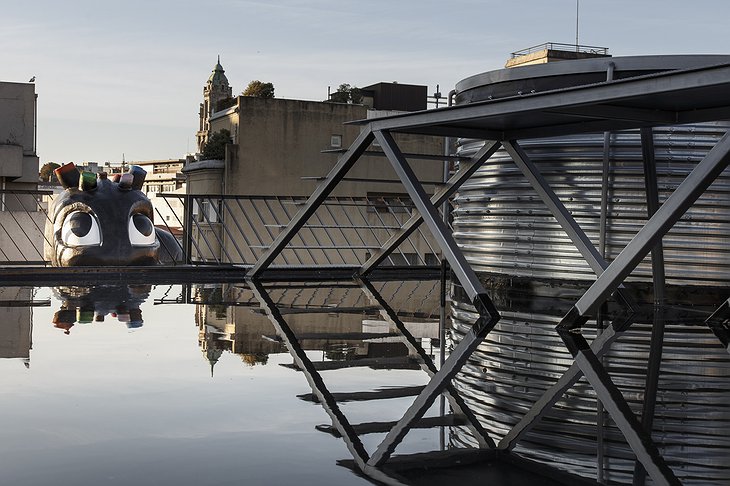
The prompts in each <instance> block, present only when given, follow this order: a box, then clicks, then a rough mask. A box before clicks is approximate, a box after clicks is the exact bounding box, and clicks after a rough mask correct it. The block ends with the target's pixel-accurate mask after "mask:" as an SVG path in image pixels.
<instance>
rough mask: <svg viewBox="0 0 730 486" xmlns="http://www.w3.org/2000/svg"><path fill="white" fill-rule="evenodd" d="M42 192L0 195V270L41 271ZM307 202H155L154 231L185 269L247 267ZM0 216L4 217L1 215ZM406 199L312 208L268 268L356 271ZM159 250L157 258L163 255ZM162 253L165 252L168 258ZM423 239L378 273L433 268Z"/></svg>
mask: <svg viewBox="0 0 730 486" xmlns="http://www.w3.org/2000/svg"><path fill="white" fill-rule="evenodd" d="M51 194H52V193H51V192H49V191H31V190H4V191H0V195H2V196H3V198H2V204H1V206H0V265H27V266H47V265H49V262H48V261H46V260H45V257H44V250H43V247H44V245H45V244H49V245H50V242H48V241H47V240H46V236H45V234H44V228H45V224H46V222H47V221H50V220H49V216H48V209H47V208H48V203H47V201H46V200H44V197H45V196H48V195H51ZM306 201H307V198H306V197H291V196H220V195H204V194H202V195H189V194H172V193H171V194H157V197H155V198H153V205H154V206H155V213H156V214H155V223H156V225H157V226H159V227H164V228H166V229H167V230H168V231H170V232H171V233H172V234H173V235H175V236H176V237H177V240H178V242H179V244H180V246H181V248H182V250H183V255H184V256H183V262H182V263H185V264H189V265H211V264H212V265H230V264H233V265H253V264H255V263H256V261H257V260H258V258H259V257H260V256H261V255H262V254H264V253H265V252H266V250H267V249H268V248H269V246H271V244H272V242H273V241H274V240H275V239H276V237H277V236H278V234H279V233H280V232H281V231H282V230H283V228H285V227H286V226H287V224H288V223H289V221H290V220H291V219H292V218H293V217H294V215H296V213H297V212H298V211H299V209H300V208H301V207H302V206H303V205H304V204H305V203H306ZM2 209H4V210H2ZM414 210H415V208H414V206H413V204H412V203H411V201H410V199H408V197H407V196H400V195H387V194H386V195H378V196H372V197H369V198H368V197H332V198H329V199H327V201H326V202H325V203H324V204H323V205H322V207H321V208H319V209H318V210H317V211H316V212H315V213H314V214H313V215H312V217H311V218H310V220H309V221H308V223H307V224H306V225H305V226H304V228H302V230H301V231H300V233H299V234H298V235H297V237H296V238H295V239H294V240H293V241H292V242H291V243H290V244H289V246H288V247H287V248H286V249H285V250H284V251H283V252H282V254H281V256H280V257H279V258H277V260H276V261H275V262H274V264H275V265H286V266H310V265H330V266H349V265H362V264H363V263H365V262H366V261H367V260H368V259H369V258H370V257H371V256H372V255H373V253H375V252H376V251H377V250H378V249H379V248H380V247H381V246H382V245H383V244H384V243H385V242H386V241H388V239H389V238H390V237H391V236H392V235H393V234H394V233H395V232H396V231H398V230H400V229H401V227H402V226H403V224H404V223H405V222H406V221H407V220H408V219H409V218H410V217H411V214H412V213H413V211H414ZM165 250H166V249H165V248H163V249H161V250H160V251H161V252H162V251H165ZM168 251H169V250H168ZM439 255H440V251H439V250H438V247H437V245H436V244H435V243H434V242H433V240H432V238H431V235H430V233H429V232H428V231H427V230H426V229H425V228H424V229H418V230H416V231H415V232H414V233H413V234H412V235H411V236H410V237H409V238H408V239H406V240H405V241H404V242H403V243H401V245H400V246H399V247H398V248H397V249H396V250H395V251H393V253H392V254H391V255H390V256H389V257H388V258H387V260H386V261H384V262H383V264H384V265H399V266H401V265H402V266H407V265H436V264H438V262H439V258H440V257H439Z"/></svg>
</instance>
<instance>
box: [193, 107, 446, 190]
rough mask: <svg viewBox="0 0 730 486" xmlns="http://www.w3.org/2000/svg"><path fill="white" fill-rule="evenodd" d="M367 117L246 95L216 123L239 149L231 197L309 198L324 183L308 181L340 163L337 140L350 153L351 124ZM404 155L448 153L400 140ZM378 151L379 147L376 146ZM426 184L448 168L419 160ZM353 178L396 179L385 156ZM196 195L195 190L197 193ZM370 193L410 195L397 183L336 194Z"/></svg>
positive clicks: (354, 130) (358, 111)
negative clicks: (228, 131) (334, 138)
mask: <svg viewBox="0 0 730 486" xmlns="http://www.w3.org/2000/svg"><path fill="white" fill-rule="evenodd" d="M365 118H367V109H366V107H364V106H361V105H351V104H342V103H322V102H315V101H299V100H285V99H276V98H273V99H262V98H254V97H246V96H241V97H239V98H238V105H237V107H236V108H235V109H231V110H228V111H227V112H226V114H225V115H223V116H218V117H216V118H214V119H213V120H212V121H211V129H212V130H213V131H219V130H221V129H224V128H225V129H228V130H230V132H231V134H232V135H233V143H234V144H235V145H236V147H235V148H234V150H233V152H232V154H231V155H232V156H231V158H230V160H229V161H227V162H228V166H227V167H226V177H225V184H226V193H227V194H236V195H267V196H271V195H284V196H308V195H310V194H311V193H312V192H314V190H315V189H316V187H317V185H318V184H319V182H318V181H315V180H306V179H304V180H303V179H302V178H303V177H322V176H326V175H327V174H328V173H329V171H330V170H331V168H332V167H333V166H334V165H335V164H336V163H337V158H338V156H339V154H337V153H322V151H323V150H332V149H333V148H337V147H333V146H332V144H331V142H332V137H333V136H340V137H341V148H343V149H346V148H348V147H349V146H350V145H351V144H352V142H353V141H354V140H355V138H357V136H358V135H359V133H360V127H359V126H355V125H345V124H344V123H345V122H348V121H353V120H361V119H365ZM398 142H399V144H400V146H401V149H402V150H403V151H404V152H419V153H434V154H438V153H443V145H442V143H443V142H442V140H440V139H438V138H434V137H421V136H409V137H399V138H398ZM373 149H375V150H377V147H373ZM413 166H414V170H416V172H417V174H418V175H419V177H420V178H421V179H424V180H436V181H439V180H441V178H442V172H443V168H442V164H441V163H440V162H438V161H429V162H423V161H414V162H413ZM348 177H352V178H375V179H394V178H395V173H394V172H393V171H392V169H391V168H390V164H389V163H388V161H387V159H385V158H384V157H371V156H368V157H362V158H361V159H360V161H359V162H358V163H357V164H356V165H355V167H354V168H353V169H352V170H351V171H350V173H349V174H348ZM191 192H192V191H191ZM367 192H400V193H403V192H405V191H404V190H403V189H402V188H401V187H399V186H397V185H395V184H375V183H354V182H343V183H341V184H340V185H339V186H338V188H337V189H336V190H335V192H334V193H333V195H335V196H336V195H347V196H365V195H366V194H367Z"/></svg>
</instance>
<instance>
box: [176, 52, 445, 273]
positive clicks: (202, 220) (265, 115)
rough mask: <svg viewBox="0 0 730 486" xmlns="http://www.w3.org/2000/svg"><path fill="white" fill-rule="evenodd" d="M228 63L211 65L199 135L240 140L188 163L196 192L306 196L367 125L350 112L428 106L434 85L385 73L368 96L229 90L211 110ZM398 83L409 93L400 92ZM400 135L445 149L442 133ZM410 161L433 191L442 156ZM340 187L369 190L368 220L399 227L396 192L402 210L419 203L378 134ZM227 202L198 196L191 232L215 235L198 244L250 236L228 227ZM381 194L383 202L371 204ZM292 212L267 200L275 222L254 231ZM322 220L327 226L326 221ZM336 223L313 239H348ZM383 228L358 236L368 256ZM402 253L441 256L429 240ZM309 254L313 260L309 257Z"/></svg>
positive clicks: (240, 244) (213, 245)
mask: <svg viewBox="0 0 730 486" xmlns="http://www.w3.org/2000/svg"><path fill="white" fill-rule="evenodd" d="M222 73H223V69H222V67H220V65H216V69H215V70H214V72H213V75H212V76H211V78H210V79H209V80H208V82H207V83H206V87H205V88H204V103H203V104H202V105H201V107H202V108H201V114H200V126H201V127H205V129H204V130H201V131H199V132H198V134H199V141H201V142H202V141H203V140H204V139H205V138H206V137H207V136H208V135H209V134H212V133H216V132H219V131H221V130H228V131H229V132H230V134H231V138H232V143H231V144H229V145H228V146H227V147H226V156H225V159H224V160H196V161H191V162H189V163H187V164H186V165H185V168H184V169H183V172H184V173H185V175H186V177H187V193H188V195H221V196H224V197H233V196H237V197H243V198H252V197H260V198H280V197H295V198H306V197H308V196H309V195H310V194H312V193H313V192H314V191H315V189H316V188H317V186H318V185H319V183H320V182H321V181H322V179H323V178H324V177H325V176H326V175H327V174H328V173H329V172H330V170H331V169H332V167H333V166H334V165H335V164H336V163H337V160H338V157H339V156H340V154H341V153H342V152H344V151H345V150H346V149H347V147H349V146H350V145H351V144H352V142H353V141H354V140H355V139H356V138H357V136H358V135H359V133H360V127H359V126H357V125H352V124H347V123H348V122H352V121H356V120H363V119H366V118H369V117H372V116H374V115H376V116H378V115H381V114H383V113H386V112H387V113H388V114H392V113H397V112H402V111H404V110H405V109H418V108H424V109H425V107H426V96H427V93H426V87H424V86H413V85H401V84H397V83H380V84H377V85H373V86H370V87H368V88H367V89H364V90H363V93H364V97H363V98H364V101H367V103H368V105H364V104H352V103H332V102H326V101H304V100H290V99H279V98H268V99H266V98H258V97H250V96H238V97H235V98H229V99H228V100H225V99H221V98H216V99H215V101H216V102H217V106H218V107H221V108H222V109H220V110H219V111H216V112H213V113H212V114H210V115H208V109H210V107H211V106H212V105H211V103H212V102H213V98H214V97H213V94H216V93H217V94H220V93H221V92H222V88H220V86H226V87H227V88H226V89H230V87H228V84H227V82H228V81H227V79H225V77H224V75H223V74H222ZM216 86H218V88H216ZM398 93H401V94H402V95H403V96H400V97H399V96H398ZM419 97H420V99H419ZM404 103H405V104H404ZM399 145H400V146H401V147H402V148H403V150H404V152H406V153H411V154H428V155H430V156H434V155H436V156H438V155H442V154H443V153H444V146H443V141H442V140H440V139H435V138H434V137H423V136H415V135H413V136H409V135H404V136H402V138H400V139H399ZM201 149H202V147H201ZM410 161H411V165H412V167H413V169H414V171H415V172H416V174H417V175H418V177H419V179H420V180H421V181H425V182H429V183H430V184H428V185H427V186H426V188H427V190H428V191H430V192H431V193H432V192H433V191H434V190H435V187H436V186H437V185H438V184H440V183H441V182H442V181H443V174H444V164H443V160H442V159H437V160H434V159H432V158H431V159H429V158H420V159H419V158H418V157H414V158H412V159H410ZM332 196H333V197H341V198H362V199H364V200H365V199H366V201H363V202H362V203H361V202H360V201H358V202H357V204H360V203H361V204H362V205H368V204H369V205H371V207H368V209H367V214H366V215H365V216H364V217H363V219H369V220H372V221H370V222H368V223H373V224H377V225H380V226H388V227H391V228H393V227H397V226H399V224H400V222H402V221H400V219H398V215H393V214H390V212H389V211H388V210H387V209H388V208H387V206H388V204H389V202H393V203H395V204H398V205H400V206H401V207H400V208H398V209H397V210H398V211H400V212H402V213H408V212H409V211H410V209H411V208H409V207H403V206H410V204H411V203H410V200H409V198H408V196H407V192H406V190H405V188H403V186H402V185H401V184H400V182H399V180H398V178H397V176H396V174H395V172H394V171H393V169H392V168H391V166H390V163H389V162H388V160H387V158H386V157H384V156H383V153H382V151H381V149H380V148H379V147H378V146H377V145H376V144H373V145H372V146H371V148H370V149H369V152H368V153H367V154H366V155H365V156H363V157H362V158H361V159H360V160H359V161H358V163H357V164H356V165H355V166H354V167H353V168H352V169H351V170H350V172H349V173H348V174H347V178H346V180H344V181H343V182H342V183H340V184H339V185H338V186H337V188H336V190H335V191H334V192H333V193H332ZM221 204H222V203H221V202H220V201H218V202H216V201H213V200H206V201H202V202H201V203H199V204H195V205H194V207H193V208H192V211H193V213H194V215H193V221H192V224H194V227H193V233H195V232H196V231H197V232H198V234H202V233H207V234H208V237H207V240H208V241H207V243H206V242H198V243H200V244H199V245H198V247H199V248H201V249H209V250H210V252H212V253H213V254H215V253H217V252H221V253H225V252H224V251H223V250H222V249H221V248H220V247H221V246H224V247H225V246H227V245H228V243H227V242H230V243H231V244H232V245H233V246H234V247H237V249H242V248H245V247H247V246H250V244H249V243H247V242H245V241H243V240H246V239H247V238H246V236H247V235H242V237H241V238H239V240H240V241H231V240H236V239H237V238H236V237H232V235H231V234H230V233H232V232H231V231H226V228H223V227H221V226H222V225H223V224H225V222H223V221H221V220H222V219H223V218H224V214H223V213H224V212H226V211H224V210H223V209H222V208H221ZM353 204H354V203H353ZM378 204H380V205H381V206H383V207H372V206H373V205H376V206H377V205H378ZM202 206H206V207H202ZM216 206H218V207H216ZM234 208H235V206H234ZM228 209H229V211H228V213H233V212H235V211H233V210H232V209H231V208H228ZM351 209H352V208H351ZM246 211H247V210H246V209H244V208H242V209H240V210H238V212H237V213H236V214H229V216H228V217H229V223H228V224H229V225H230V224H233V223H232V222H231V221H233V222H239V221H244V220H245V219H246V214H243V213H244V212H246ZM336 211H337V209H336V208H335V209H332V212H336ZM286 212H287V208H285V207H284V208H281V207H279V206H276V207H273V208H271V207H269V208H267V209H266V214H268V215H269V218H270V219H271V221H270V222H269V223H270V224H268V225H267V223H266V222H263V223H261V226H260V227H258V229H256V232H260V233H264V234H270V233H271V232H272V231H277V230H276V229H272V227H273V226H274V225H278V226H281V225H282V224H284V223H285V222H286V221H288V219H289V218H290V216H291V215H290V214H286ZM340 212H341V213H343V214H342V215H341V219H347V218H348V215H347V214H344V210H341V211H340ZM260 216H261V215H260V214H256V215H255V216H254V217H252V218H249V219H251V220H252V224H254V225H255V223H256V221H257V220H258V219H259V217H260ZM264 216H266V215H264ZM358 224H360V223H358ZM364 224H366V223H365V222H363V223H362V224H361V225H364ZM322 226H326V223H323V224H322ZM376 231H380V230H376ZM211 233H214V234H211ZM322 233H328V230H327V228H322ZM331 233H332V232H331V231H330V232H329V233H328V234H321V235H316V234H314V235H312V239H313V240H319V241H320V242H322V241H328V242H329V243H328V244H329V245H330V246H331V247H332V248H334V247H339V246H344V245H346V244H348V242H347V241H346V240H347V239H348V237H346V236H343V235H342V234H339V236H333V235H332V234H331ZM340 233H341V232H340ZM383 238H385V239H387V237H386V236H385V235H380V234H376V233H374V232H370V234H369V235H368V236H367V237H363V239H364V240H367V241H362V242H360V241H358V246H360V247H362V250H363V251H362V252H361V253H362V255H360V256H361V257H365V256H366V255H367V254H369V252H370V249H371V248H372V247H374V246H376V245H377V241H376V240H380V241H384V239H383ZM371 240H372V241H371ZM365 247H368V248H365ZM222 256H223V255H221V257H222ZM229 256H230V252H229ZM403 258H405V260H409V259H418V258H420V259H421V260H424V259H426V258H429V259H430V261H435V259H434V252H433V249H432V248H429V247H428V246H427V245H426V244H425V242H424V241H421V240H419V241H417V242H415V244H414V245H411V248H410V249H409V252H408V255H406V256H403ZM314 260H315V261H316V260H317V258H314ZM344 260H347V259H346V258H341V257H340V256H338V259H337V260H336V261H337V262H338V263H348V262H347V261H344ZM246 263H249V262H246ZM306 263H313V262H312V261H309V260H308V261H307V262H306Z"/></svg>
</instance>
